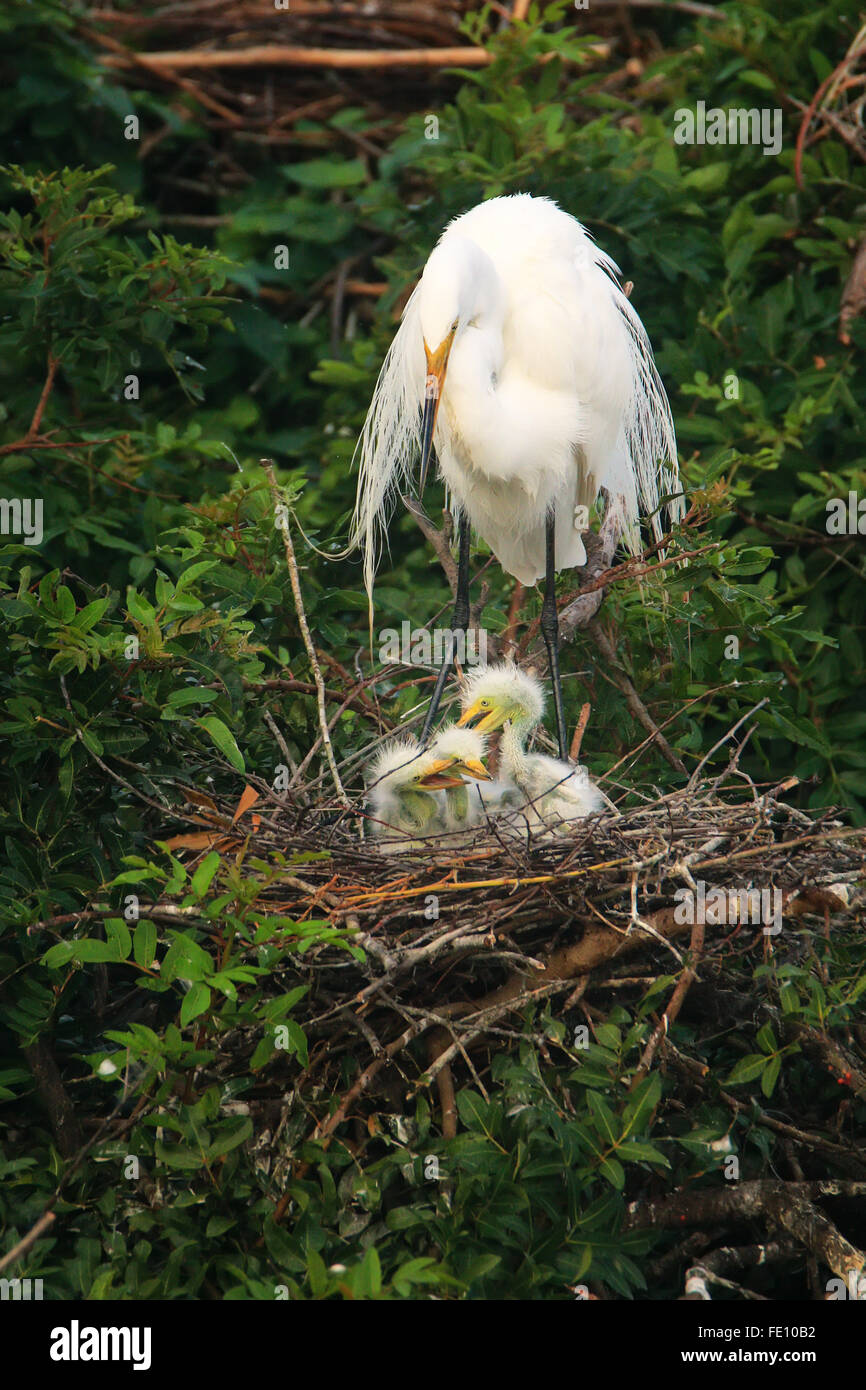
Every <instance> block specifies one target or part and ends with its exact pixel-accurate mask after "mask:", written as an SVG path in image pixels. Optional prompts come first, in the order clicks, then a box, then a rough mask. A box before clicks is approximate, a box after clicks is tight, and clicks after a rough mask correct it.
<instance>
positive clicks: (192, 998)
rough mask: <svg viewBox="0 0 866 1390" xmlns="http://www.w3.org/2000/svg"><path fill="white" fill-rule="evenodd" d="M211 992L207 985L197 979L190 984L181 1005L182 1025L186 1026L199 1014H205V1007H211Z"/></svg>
mask: <svg viewBox="0 0 866 1390" xmlns="http://www.w3.org/2000/svg"><path fill="white" fill-rule="evenodd" d="M210 1000H211V992H210V990H209V989H208V987H207V985H204V984H202V983H201V982H200V981H197V982H196V983H195V984H192V985H190V987H189V989H188V990H187V992H186V994H185V995H184V996H183V1003H182V1004H181V1006H180V1026H181V1028H185V1027H186V1025H187V1024H188V1023H191V1022H192V1020H193V1019H194V1018H198V1016H199V1014H203V1013H204V1011H205V1009H209V1008H210Z"/></svg>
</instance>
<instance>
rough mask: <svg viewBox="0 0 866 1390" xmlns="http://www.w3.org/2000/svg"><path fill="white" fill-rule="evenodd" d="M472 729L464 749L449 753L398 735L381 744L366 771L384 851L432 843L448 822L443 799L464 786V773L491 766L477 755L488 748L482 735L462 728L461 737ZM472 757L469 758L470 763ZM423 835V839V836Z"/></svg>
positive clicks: (480, 771) (479, 772) (373, 825)
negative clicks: (479, 759) (442, 795)
mask: <svg viewBox="0 0 866 1390" xmlns="http://www.w3.org/2000/svg"><path fill="white" fill-rule="evenodd" d="M467 732H469V733H470V739H469V740H465V739H464V740H463V743H462V749H463V751H464V753H465V754H466V757H465V758H464V757H462V756H461V755H460V752H459V751H457V752H454V751H452V752H449V753H447V754H445V753H442V752H436V751H435V750H434V749H432V748H423V747H421V745H420V744H418V743H416V742H415V740H414V739H413V738H398V739H394V740H393V741H392V742H391V743H388V744H386V745H385V747H384V748H381V749H379V751H378V752H377V753H376V755H375V757H374V758H373V760H372V762H371V763H370V765H369V768H368V771H367V778H366V782H367V803H368V806H369V808H370V813H371V828H372V832H373V835H374V836H375V837H376V839H377V840H378V841H379V848H380V849H381V850H382V851H383V852H384V853H396V852H400V851H403V850H407V849H417V848H421V847H422V846H423V845H424V844H425V843H426V844H427V845H430V844H431V843H433V842H434V841H435V836H436V835H437V834H439V833H441V832H442V831H443V830H445V829H446V828H447V826H448V814H449V813H448V811H447V809H446V807H445V806H443V805H442V804H441V803H440V801H439V793H440V792H442V791H444V792H445V794H446V796H447V795H448V794H449V793H451V792H454V791H457V790H458V789H460V788H464V789H465V782H464V780H463V776H462V774H463V772H466V773H467V774H468V775H469V776H471V777H487V776H488V773H487V771H486V769H485V768H484V767H483V766H482V765H481V763H480V762H479V763H478V765H477V767H476V766H475V764H474V762H473V755H474V753H475V752H477V750H478V749H479V747H483V739H482V738H481V737H480V736H479V735H477V734H475V733H473V732H472V731H469V730H463V729H457V730H456V739H457V741H458V742H459V741H460V738H461V735H463V734H465V733H467ZM467 759H468V762H467ZM419 837H421V838H419Z"/></svg>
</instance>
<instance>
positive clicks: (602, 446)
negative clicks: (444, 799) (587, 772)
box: [351, 193, 682, 758]
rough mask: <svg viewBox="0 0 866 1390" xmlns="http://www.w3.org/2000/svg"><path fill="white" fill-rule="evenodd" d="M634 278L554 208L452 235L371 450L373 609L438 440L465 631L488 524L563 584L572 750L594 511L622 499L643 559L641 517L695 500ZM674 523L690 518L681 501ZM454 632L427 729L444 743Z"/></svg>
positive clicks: (389, 359)
mask: <svg viewBox="0 0 866 1390" xmlns="http://www.w3.org/2000/svg"><path fill="white" fill-rule="evenodd" d="M618 274H619V271H618V268H617V266H616V264H615V263H614V261H613V260H612V259H611V258H610V256H608V255H606V253H605V252H604V251H602V250H600V248H599V247H598V246H596V244H595V242H594V241H593V239H592V237H591V236H590V235H589V233H588V232H587V231H586V230H585V229H584V228H583V227H582V226H581V224H580V223H579V222H578V221H576V219H575V218H573V217H571V216H570V215H569V214H568V213H566V212H564V211H563V210H562V209H561V208H560V207H558V205H557V204H556V203H554V202H553V201H552V200H551V199H549V198H536V197H533V196H532V195H530V194H528V193H517V194H513V195H511V196H509V197H503V198H491V199H490V200H489V201H488V202H485V203H480V204H479V205H478V206H477V207H475V208H472V209H471V211H469V212H466V213H464V214H463V215H462V216H460V217H457V218H455V220H454V221H453V222H451V223H449V225H448V226H447V227H446V229H445V231H444V232H443V234H442V236H441V237H440V239H439V242H438V244H437V246H436V247H435V248H434V250H433V252H432V253H431V255H430V258H429V260H428V261H427V264H426V266H425V268H424V273H423V275H422V277H421V280H420V283H419V284H418V285H417V286H416V288H415V290H414V292H413V293H412V296H411V298H410V299H409V302H408V304H407V305H406V308H405V310H404V313H403V320H402V323H401V325H400V327H399V329H398V330H397V334H396V336H395V338H394V341H393V342H392V344H391V347H390V349H389V351H388V354H387V356H386V358H385V362H384V365H383V367H382V370H381V373H380V375H379V379H378V382H377V384H376V388H375V391H374V394H373V400H372V403H371V405H370V409H369V412H368V414H367V419H366V423H365V425H364V429H363V432H362V435H361V439H360V441H359V453H360V465H359V475H358V492H357V500H356V505H355V516H354V525H353V536H352V542H351V544H352V545H362V546H363V547H364V551H365V555H364V582H365V587H366V589H367V594H368V598H369V600H370V605H371V607H370V611H371V613H372V592H373V579H374V575H375V569H376V559H377V550H378V546H379V543H380V541H381V537H382V534H383V532H384V530H385V528H386V526H387V521H388V518H389V516H390V514H391V511H392V510H393V504H394V501H395V499H396V496H397V495H398V494H399V493H401V492H403V493H405V492H406V490H407V489H408V488H409V487H410V486H411V479H412V473H413V469H414V464H415V458H416V455H417V453H418V452H419V450H420V456H421V463H420V475H419V483H418V495H419V496H421V495H422V494H423V490H424V484H425V481H426V478H427V472H428V468H429V465H430V460H431V456H432V453H433V446H434V443H435V448H436V454H437V456H438V459H439V467H440V473H441V476H442V477H443V478H444V480H445V483H446V485H447V488H448V491H449V494H450V498H451V504H452V506H454V508H455V510H456V511H457V512H458V513H459V559H458V579H457V592H456V601H455V605H454V616H453V620H452V629H458V630H462V631H464V632H465V630H466V625H467V623H468V621H469V541H470V533H471V528H473V527H474V529H475V530H476V531H477V532H478V534H479V535H480V536H481V537H482V538H483V539H484V540H485V541H486V542H487V544H488V545H489V546H490V548H491V550H492V551H493V552H494V554H495V555H496V557H497V558H498V560H499V563H500V564H501V565H502V568H503V569H504V570H505V571H506V573H508V574H511V575H513V576H514V577H515V578H516V579H518V580H519V581H520V582H521V583H522V584H534V583H535V582H536V581H537V580H539V579H542V578H543V579H544V580H545V595H544V604H543V608H542V615H541V629H542V633H543V636H544V641H545V644H546V646H547V652H548V658H549V661H550V670H551V676H552V681H553V694H554V704H555V712H556V729H557V737H558V741H559V752H560V756H561V757H562V758H565V756H566V732H565V719H564V716H563V709H562V688H561V684H560V678H559V655H558V646H559V622H558V617H557V611H556V590H555V583H556V571H557V569H569V568H571V567H573V566H575V565H582V564H585V563H586V551H585V549H584V543H583V532H585V531H586V529H587V518H588V510H589V508H590V507H591V506H592V504H593V503H594V502H595V500H596V498H597V497H598V495H599V493H600V492H601V490H602V489H604V491H605V493H606V495H607V505H608V508H609V509H610V510H611V517H610V522H611V526H612V529H613V530H614V532H615V534H616V535H617V536H619V537H621V538H622V539H623V540H624V542H625V544H626V545H627V546H628V547H629V549H630V550H631V551H632V552H634V551H636V550H637V549H638V546H639V526H638V517H639V512H640V509H641V507H642V508H643V509H644V510H645V511H646V512H647V513H648V514H649V516H650V522H651V525H652V529H653V533H654V535H655V537H656V539H658V538H659V537H660V535H661V530H662V528H661V524H660V521H659V516H658V509H659V500H660V497H661V496H664V495H666V494H667V495H670V494H673V493H675V492H677V490H678V479H677V467H676V441H675V439H674V429H673V422H672V419H671V412H670V406H669V404H668V399H667V396H666V395H665V390H664V386H663V385H662V382H661V378H660V377H659V374H658V371H657V370H656V366H655V363H654V361H653V355H652V348H651V347H650V342H649V338H648V337H647V334H646V330H645V329H644V326H643V324H642V322H641V320H640V318H639V317H638V315H637V313H636V312H635V310H634V308H633V307H632V305H631V303H630V302H629V300H628V298H627V296H626V295H625V294H624V292H623V290H622V289H621V288H620V285H619V281H618V279H617V277H618ZM671 507H672V513H673V515H674V516H677V515H679V514H680V512H681V508H682V500H681V498H675V500H674V501H673V502H672V504H671ZM453 650H454V644H453V638H452V642H451V644H450V648H449V653H448V655H447V657H446V659H445V661H444V663H443V665H442V668H441V670H440V672H439V677H438V680H437V682H436V686H435V689H434V693H433V697H432V699H431V702H430V707H429V709H428V713H427V718H426V721H425V724H424V729H423V731H422V735H421V742H422V743H426V741H427V738H428V735H429V732H430V729H431V728H432V724H433V719H434V717H435V713H436V709H437V707H438V704H439V701H440V699H441V695H442V691H443V689H444V686H445V681H446V679H447V677H448V672H449V671H450V669H451V665H452V659H453Z"/></svg>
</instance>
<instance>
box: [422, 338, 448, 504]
mask: <svg viewBox="0 0 866 1390" xmlns="http://www.w3.org/2000/svg"><path fill="white" fill-rule="evenodd" d="M455 331H456V330H455V329H453V328H452V329H451V332H450V333H448V334H447V335H446V336H445V337H444V338H443V339H442V342H441V343H440V344H439V346H438V348H437V349H436V351H435V352H431V351H430V349H429V347H428V346H427V343H426V342H425V343H424V356H425V357H426V358H427V380H426V382H425V383H424V415H423V418H422V420H421V471H420V473H419V476H418V496H419V498H420V497H423V496H424V488H425V486H426V483H427V472H428V469H429V467H430V459H431V457H432V455H433V431H434V429H435V428H436V416H437V415H438V414H439V402H440V400H441V399H442V388H443V386H444V385H445V373H446V371H447V370H448V357H449V354H450V352H451V345H452V343H453V342H454V333H455Z"/></svg>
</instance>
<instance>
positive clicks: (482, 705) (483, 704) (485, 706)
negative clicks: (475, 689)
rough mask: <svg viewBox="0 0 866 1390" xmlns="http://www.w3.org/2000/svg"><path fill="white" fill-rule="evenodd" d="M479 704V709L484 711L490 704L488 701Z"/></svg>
mask: <svg viewBox="0 0 866 1390" xmlns="http://www.w3.org/2000/svg"><path fill="white" fill-rule="evenodd" d="M480 703H481V708H482V709H486V708H487V706H488V705H489V704H490V701H489V700H482V701H481V702H480Z"/></svg>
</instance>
